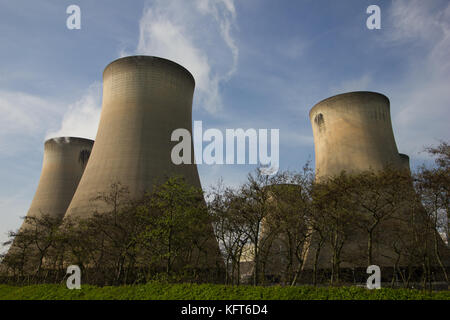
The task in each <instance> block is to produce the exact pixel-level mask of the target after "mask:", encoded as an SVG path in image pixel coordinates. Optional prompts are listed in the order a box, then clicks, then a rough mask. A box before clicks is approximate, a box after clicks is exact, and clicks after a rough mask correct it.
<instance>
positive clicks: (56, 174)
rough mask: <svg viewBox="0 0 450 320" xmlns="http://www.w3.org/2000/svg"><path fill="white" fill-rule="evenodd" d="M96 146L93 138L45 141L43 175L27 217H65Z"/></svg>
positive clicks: (64, 138) (60, 218) (24, 225)
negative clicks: (93, 147)
mask: <svg viewBox="0 0 450 320" xmlns="http://www.w3.org/2000/svg"><path fill="white" fill-rule="evenodd" d="M93 145H94V141H92V140H89V139H83V138H73V137H61V138H52V139H49V140H47V141H46V142H45V145H44V160H43V163H42V172H41V177H40V179H39V184H38V187H37V190H36V193H35V195H34V198H33V201H32V202H31V206H30V209H29V210H28V213H27V217H37V218H39V217H42V216H43V215H49V216H50V217H53V218H56V219H58V220H62V219H63V217H64V214H65V213H66V210H67V208H68V206H69V204H70V201H71V200H72V197H73V195H74V193H75V190H76V189H77V186H78V183H79V182H80V179H81V176H82V175H83V172H84V169H85V167H86V164H87V162H88V159H89V155H90V153H91V150H92V146H93ZM24 227H26V222H24V224H23V225H22V228H24Z"/></svg>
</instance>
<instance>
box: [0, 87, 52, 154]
mask: <svg viewBox="0 0 450 320" xmlns="http://www.w3.org/2000/svg"><path fill="white" fill-rule="evenodd" d="M55 113H56V114H57V113H58V104H57V102H56V101H53V100H52V99H46V98H43V97H39V96H36V95H33V94H29V93H26V92H21V91H7V90H1V91H0V114H1V115H2V116H1V117H0V154H2V155H12V154H14V153H15V152H17V149H20V148H22V147H24V146H23V144H24V141H27V140H33V141H34V140H35V139H36V138H37V139H40V138H41V135H42V134H43V130H45V129H43V126H42V124H43V123H45V124H50V125H52V124H53V123H55V122H56V119H55Z"/></svg>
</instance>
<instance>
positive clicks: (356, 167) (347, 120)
mask: <svg viewBox="0 0 450 320" xmlns="http://www.w3.org/2000/svg"><path fill="white" fill-rule="evenodd" d="M309 117H310V121H311V125H312V128H313V134H314V144H315V159H316V160H315V163H316V180H319V181H320V179H321V178H326V177H330V176H334V175H338V174H340V173H341V172H342V171H346V172H348V173H358V172H362V171H366V170H374V171H381V170H383V168H385V167H386V166H390V167H391V168H394V169H397V170H402V171H405V172H407V173H408V174H409V173H410V167H409V157H408V156H407V155H405V154H399V153H398V150H397V146H396V143H395V139H394V134H393V130H392V123H391V116H390V105H389V99H388V98H387V97H386V96H384V95H382V94H379V93H375V92H363V91H361V92H349V93H344V94H339V95H336V96H333V97H330V98H328V99H325V100H323V101H321V102H319V103H317V104H316V105H315V106H314V107H313V108H312V109H311V111H310V113H309ZM411 187H412V186H411ZM399 215H401V217H400V218H401V219H397V220H398V223H397V222H396V223H393V222H391V221H389V223H385V224H380V225H381V227H380V228H378V230H377V237H378V238H379V239H383V241H384V242H386V243H388V242H389V241H390V242H391V243H393V242H394V241H395V239H396V235H395V232H396V230H397V231H398V230H400V232H405V233H408V232H409V231H408V230H409V229H407V227H406V225H405V224H404V222H402V221H409V219H410V215H411V212H410V209H408V208H405V210H400V211H399ZM397 218H398V217H397ZM402 230H403V231H402ZM430 241H431V240H430ZM438 242H439V243H438V246H439V247H440V248H443V242H442V241H440V240H439V241H438ZM366 245H367V235H366V234H364V233H360V232H354V233H352V234H351V235H348V241H347V244H346V246H345V247H344V248H343V249H342V255H341V261H342V262H343V263H342V266H343V267H352V268H353V267H367V265H366V262H365V261H364V260H363V259H360V258H361V257H362V255H361V254H360V253H358V252H364V251H362V250H364V248H365V247H366ZM316 248H317V238H316V237H315V236H313V237H312V240H311V245H310V247H309V249H308V251H309V252H308V257H307V259H306V262H305V267H306V268H311V267H312V261H313V259H314V258H313V257H314V254H315V252H316ZM331 256H332V252H331V249H330V247H329V246H328V245H325V246H324V247H323V249H322V253H321V258H320V259H319V264H318V265H319V267H325V266H327V265H329V262H330V261H331ZM373 257H374V261H375V264H377V265H379V266H387V265H389V266H392V257H396V253H395V252H393V249H392V248H391V247H389V246H386V245H376V246H374V248H373ZM442 259H443V260H444V261H446V262H445V263H446V264H447V265H449V264H450V251H448V250H445V249H442Z"/></svg>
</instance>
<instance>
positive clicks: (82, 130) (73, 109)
mask: <svg viewBox="0 0 450 320" xmlns="http://www.w3.org/2000/svg"><path fill="white" fill-rule="evenodd" d="M100 111H101V84H100V83H98V82H95V83H93V84H92V85H91V86H90V87H89V88H88V89H87V91H86V93H85V94H84V95H83V96H82V97H81V98H80V99H79V100H78V101H76V102H75V103H72V104H71V105H69V106H68V109H67V112H66V114H65V115H64V117H63V119H62V122H61V127H60V128H59V129H58V130H56V131H50V132H48V133H47V135H46V139H49V138H54V137H67V136H69V137H82V138H89V139H95V136H96V134H97V128H98V123H99V121H100Z"/></svg>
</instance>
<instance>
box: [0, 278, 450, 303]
mask: <svg viewBox="0 0 450 320" xmlns="http://www.w3.org/2000/svg"><path fill="white" fill-rule="evenodd" d="M22 299H25V300H85V299H89V300H90V299H93V300H111V299H113V300H322V299H328V300H368V299H370V300H372V299H376V300H379V299H381V300H385V299H388V300H422V299H439V300H450V291H440V292H432V293H430V292H425V291H420V290H411V289H380V290H367V289H365V288H357V287H339V288H336V287H330V288H315V287H309V286H301V287H281V286H272V287H252V286H238V287H236V286H224V285H214V284H166V283H161V282H151V283H148V284H145V285H136V286H117V287H95V286H90V285H84V286H83V285H82V288H81V290H68V289H67V288H66V287H65V286H62V285H51V284H45V285H44V284H43V285H31V286H23V287H19V286H8V285H0V300H22Z"/></svg>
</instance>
